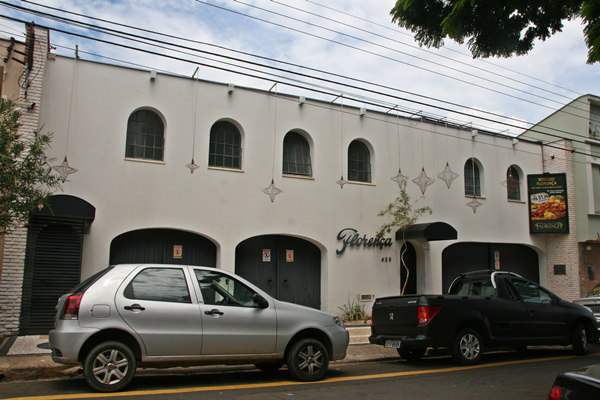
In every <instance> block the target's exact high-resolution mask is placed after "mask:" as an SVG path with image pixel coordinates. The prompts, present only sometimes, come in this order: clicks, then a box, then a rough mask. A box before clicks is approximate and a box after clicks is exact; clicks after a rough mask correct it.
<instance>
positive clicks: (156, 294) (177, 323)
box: [49, 264, 349, 392]
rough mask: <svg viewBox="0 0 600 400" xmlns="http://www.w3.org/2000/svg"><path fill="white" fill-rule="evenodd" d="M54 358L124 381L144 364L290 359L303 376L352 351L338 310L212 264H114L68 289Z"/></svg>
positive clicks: (91, 380) (102, 385)
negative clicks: (289, 297) (301, 301)
mask: <svg viewBox="0 0 600 400" xmlns="http://www.w3.org/2000/svg"><path fill="white" fill-rule="evenodd" d="M49 342H50V347H51V349H52V359H53V360H54V361H55V362H58V363H62V364H78V363H81V365H82V366H83V374H84V376H85V379H86V381H87V382H88V384H89V385H90V386H91V387H93V388H94V389H96V390H98V391H101V392H112V391H118V390H122V389H123V388H125V387H126V386H127V385H128V384H129V383H130V381H131V380H132V378H133V376H134V374H135V370H136V368H137V367H138V366H140V367H153V368H157V367H173V366H192V365H217V364H254V365H256V367H257V368H259V369H261V370H264V371H275V370H277V369H279V368H281V367H282V366H283V365H284V364H287V368H288V371H289V372H290V374H291V375H292V377H294V378H295V379H297V380H300V381H313V380H318V379H321V378H322V377H323V375H324V374H325V372H326V371H327V368H328V366H329V361H332V360H340V359H343V358H344V357H345V356H346V349H347V346H348V342H349V334H348V331H347V330H346V329H345V327H344V324H343V323H342V321H341V320H340V319H339V318H338V317H337V316H334V315H332V314H328V313H325V312H322V311H319V310H316V309H313V308H308V307H304V306H300V305H297V304H291V303H286V302H283V301H278V300H276V299H274V298H272V297H270V296H269V295H267V294H266V293H265V292H263V291H262V290H260V289H259V288H257V287H256V286H254V285H253V284H251V283H250V282H248V281H246V280H245V279H243V278H241V277H239V276H237V275H235V274H233V273H230V272H227V271H224V270H221V269H216V268H208V267H198V266H182V265H144V264H141V265H140V264H128V265H117V266H110V267H109V268H107V269H105V270H103V271H101V272H99V273H97V274H96V275H94V276H92V277H90V278H89V279H87V280H86V281H84V282H82V283H81V284H80V285H78V286H77V287H75V288H74V289H73V290H72V291H71V292H70V293H67V294H65V295H64V296H62V297H61V298H60V299H59V301H58V305H57V315H56V320H55V329H54V330H52V331H51V332H50V336H49Z"/></svg>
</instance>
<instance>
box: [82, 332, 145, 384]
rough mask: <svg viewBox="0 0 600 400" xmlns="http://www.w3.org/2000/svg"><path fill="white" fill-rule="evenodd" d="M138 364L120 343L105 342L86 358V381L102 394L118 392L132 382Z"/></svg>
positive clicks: (84, 371)
mask: <svg viewBox="0 0 600 400" xmlns="http://www.w3.org/2000/svg"><path fill="white" fill-rule="evenodd" d="M135 369H136V362H135V357H134V355H133V353H132V351H131V350H130V349H129V347H127V346H126V345H124V344H123V343H120V342H104V343H100V344H99V345H97V346H96V347H94V348H93V349H92V350H91V351H90V352H89V353H88V355H87V357H86V358H85V361H84V364H83V374H84V375H85V380H86V381H87V383H88V384H89V385H90V386H91V387H93V388H94V389H96V390H98V391H100V392H116V391H119V390H122V389H123V388H125V386H127V385H128V384H129V382H131V380H132V379H133V375H134V374H135Z"/></svg>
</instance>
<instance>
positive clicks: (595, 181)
mask: <svg viewBox="0 0 600 400" xmlns="http://www.w3.org/2000/svg"><path fill="white" fill-rule="evenodd" d="M521 138H526V139H529V140H533V141H539V142H541V143H543V144H544V145H543V149H544V150H543V153H544V172H551V173H556V172H562V173H566V174H567V176H572V177H573V178H572V179H571V182H572V194H573V200H574V201H573V202H572V203H573V205H574V207H573V208H574V209H573V212H572V214H573V217H574V220H573V223H572V224H571V226H572V229H571V232H570V233H569V234H568V235H560V234H559V235H552V237H550V238H549V241H548V253H549V257H548V258H549V264H548V269H549V270H553V269H555V268H556V267H555V266H557V267H558V268H559V270H561V272H562V269H563V267H562V266H565V267H566V272H565V274H562V273H559V274H555V275H554V276H553V280H555V283H554V285H555V286H557V287H559V286H560V287H563V290H565V291H568V292H569V298H573V297H580V296H584V295H586V294H587V293H588V292H589V291H590V289H591V288H592V287H594V285H595V284H597V283H598V282H600V97H597V96H593V95H585V96H581V97H579V98H578V99H576V100H574V101H572V102H571V103H569V104H567V105H566V106H564V107H562V108H561V109H559V110H558V111H556V112H554V113H553V114H551V115H550V116H548V117H547V118H545V119H543V120H542V121H541V122H539V123H538V124H537V125H535V126H533V127H532V128H531V129H529V130H528V131H526V132H525V133H523V134H522V135H521ZM557 293H558V292H557Z"/></svg>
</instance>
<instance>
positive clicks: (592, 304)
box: [573, 283, 600, 329]
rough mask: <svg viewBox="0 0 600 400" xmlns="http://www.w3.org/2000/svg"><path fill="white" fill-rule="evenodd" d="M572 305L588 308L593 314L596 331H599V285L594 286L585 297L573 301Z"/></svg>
mask: <svg viewBox="0 0 600 400" xmlns="http://www.w3.org/2000/svg"><path fill="white" fill-rule="evenodd" d="M573 303H575V304H579V305H582V306H584V307H587V308H589V309H590V311H592V312H593V313H594V317H596V321H597V322H598V329H600V283H599V284H597V285H596V286H594V288H593V289H592V290H590V292H589V293H588V294H587V296H586V297H582V298H580V299H576V300H573Z"/></svg>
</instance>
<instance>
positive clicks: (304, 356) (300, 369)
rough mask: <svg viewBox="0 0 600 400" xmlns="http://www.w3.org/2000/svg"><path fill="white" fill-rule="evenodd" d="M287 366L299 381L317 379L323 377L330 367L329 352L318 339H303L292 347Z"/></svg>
mask: <svg viewBox="0 0 600 400" xmlns="http://www.w3.org/2000/svg"><path fill="white" fill-rule="evenodd" d="M287 367H288V371H289V372H290V374H291V375H292V376H293V377H294V378H295V379H297V380H299V381H316V380H319V379H321V378H323V375H325V372H327V368H329V354H328V353H327V349H326V348H325V346H323V344H321V342H319V341H318V340H316V339H302V340H300V341H298V342H296V343H295V344H294V345H293V346H292V348H291V349H290V351H289V353H288V356H287Z"/></svg>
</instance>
